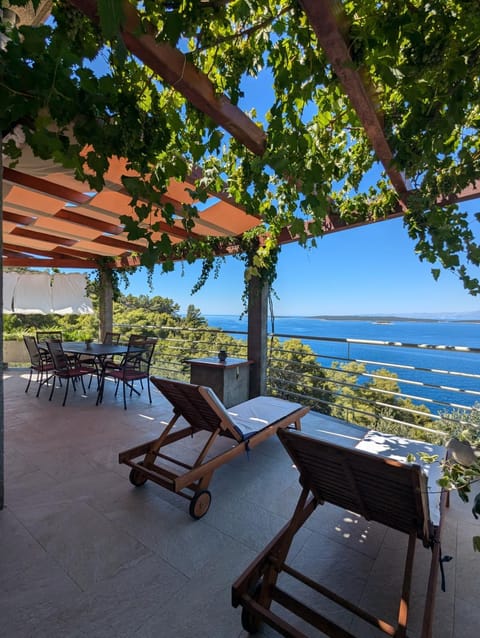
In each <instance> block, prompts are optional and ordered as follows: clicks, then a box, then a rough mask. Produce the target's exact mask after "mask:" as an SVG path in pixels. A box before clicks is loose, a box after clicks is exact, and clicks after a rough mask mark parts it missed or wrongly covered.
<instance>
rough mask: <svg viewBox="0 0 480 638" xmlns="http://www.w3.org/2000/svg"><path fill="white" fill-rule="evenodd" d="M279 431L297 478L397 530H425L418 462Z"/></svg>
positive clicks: (423, 490) (425, 509)
mask: <svg viewBox="0 0 480 638" xmlns="http://www.w3.org/2000/svg"><path fill="white" fill-rule="evenodd" d="M278 436H279V438H280V440H281V441H282V443H283V445H284V446H285V448H286V450H287V452H288V453H289V455H290V457H291V459H292V460H293V462H294V463H295V465H296V467H297V468H298V470H299V472H300V482H301V484H302V485H303V486H304V487H307V488H309V489H310V490H311V492H312V493H313V495H314V496H315V497H316V498H317V499H318V500H319V501H320V502H323V501H326V502H328V503H332V504H334V505H337V506H339V507H342V508H344V509H346V510H350V511H352V512H355V513H357V514H360V515H361V516H363V517H364V518H366V519H367V520H373V521H377V522H379V523H382V524H384V525H387V526H388V527H392V528H394V529H397V530H399V531H401V532H405V533H407V534H408V533H410V532H413V531H416V533H417V536H418V538H421V539H423V540H424V541H425V540H426V536H429V534H430V532H429V529H430V526H429V514H428V504H427V499H426V492H427V481H426V477H425V475H424V473H423V471H422V469H421V467H420V466H419V465H415V464H410V463H401V462H399V461H396V460H394V459H389V458H386V457H383V456H377V455H375V454H372V453H369V452H363V451H361V450H356V449H352V448H347V447H342V446H339V445H335V444H334V443H329V442H326V441H321V440H319V439H315V438H313V437H310V436H307V435H305V434H301V433H298V432H294V431H287V430H281V431H279V432H278Z"/></svg>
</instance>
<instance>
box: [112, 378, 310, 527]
mask: <svg viewBox="0 0 480 638" xmlns="http://www.w3.org/2000/svg"><path fill="white" fill-rule="evenodd" d="M150 380H151V382H152V383H153V385H154V386H155V387H157V388H158V389H159V390H160V392H161V393H162V394H163V395H164V396H165V398H166V399H168V401H169V402H170V403H171V404H172V406H173V417H172V418H171V420H170V422H169V423H168V424H167V426H166V427H165V429H164V430H163V432H162V433H161V435H160V436H159V437H158V438H156V439H154V440H152V441H148V442H147V443H143V444H142V445H139V446H137V447H134V448H132V449H130V450H126V451H125V452H121V453H120V455H119V462H120V463H126V464H127V465H129V466H130V467H131V468H132V469H131V471H130V482H131V483H132V484H133V485H135V486H137V487H138V486H141V485H143V484H144V483H145V482H146V481H147V480H150V481H153V482H154V483H158V484H159V485H161V486H162V487H165V488H166V489H168V490H170V491H172V492H175V493H176V494H179V495H180V496H183V497H185V498H187V499H189V500H190V501H191V502H190V510H189V511H190V515H191V516H192V517H193V518H196V519H198V518H201V517H202V516H204V515H205V514H206V512H207V510H208V508H209V506H210V501H211V495H210V492H209V491H208V489H207V488H208V486H209V483H210V481H211V479H212V476H213V473H214V472H215V470H216V469H217V468H219V467H220V466H221V465H223V464H224V463H228V462H229V461H230V460H231V459H233V458H235V457H236V456H238V455H239V454H242V453H244V452H247V451H249V450H251V449H253V448H254V447H256V446H257V445H258V444H259V443H261V442H262V441H265V440H266V439H268V438H269V437H271V436H272V435H274V434H276V432H277V431H278V430H279V429H281V428H287V427H288V426H291V425H294V426H295V428H296V429H298V430H299V429H300V419H301V418H302V417H303V416H304V415H305V414H306V413H307V412H308V411H309V409H310V408H306V407H303V406H302V405H300V404H299V403H291V402H290V401H284V400H283V399H278V398H275V397H263V396H260V397H256V398H254V399H250V400H249V401H245V402H243V403H240V404H239V405H236V406H233V407H231V408H228V410H227V409H226V408H225V407H224V406H223V404H222V403H221V401H220V400H219V399H218V397H217V396H216V394H215V393H214V392H213V390H212V389H211V388H208V387H206V386H199V385H192V384H190V383H183V382H181V381H172V380H169V379H162V378H158V377H151V379H150ZM180 417H183V418H184V419H185V420H186V422H187V425H186V427H181V429H176V427H175V425H176V423H177V421H178V419H179V418H180ZM202 432H203V433H208V437H207V440H206V442H205V444H204V445H203V447H202V449H201V450H200V453H199V454H198V456H197V458H196V460H195V461H194V462H193V463H192V464H188V463H184V462H183V461H181V460H180V459H178V458H175V457H173V456H171V455H168V454H166V453H165V448H167V446H169V445H171V444H173V443H175V442H177V441H180V440H181V439H184V438H186V437H193V436H194V435H195V434H199V433H202ZM218 437H228V438H229V439H231V440H232V442H233V443H234V445H232V447H229V448H228V449H227V450H226V451H223V452H220V453H218V454H217V455H216V456H212V455H213V454H214V444H215V442H218Z"/></svg>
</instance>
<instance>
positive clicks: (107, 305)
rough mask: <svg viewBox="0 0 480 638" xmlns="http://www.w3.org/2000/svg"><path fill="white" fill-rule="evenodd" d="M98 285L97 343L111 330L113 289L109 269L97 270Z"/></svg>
mask: <svg viewBox="0 0 480 638" xmlns="http://www.w3.org/2000/svg"><path fill="white" fill-rule="evenodd" d="M99 275H100V281H99V283H100V285H99V290H98V318H99V335H98V339H99V341H102V340H103V337H104V336H105V333H106V332H112V329H113V287H112V271H111V269H110V268H99Z"/></svg>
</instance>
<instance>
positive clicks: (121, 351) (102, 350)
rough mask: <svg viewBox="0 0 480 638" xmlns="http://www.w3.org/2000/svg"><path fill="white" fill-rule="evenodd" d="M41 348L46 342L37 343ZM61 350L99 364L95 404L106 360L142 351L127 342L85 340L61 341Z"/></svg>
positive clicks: (100, 396) (98, 400)
mask: <svg viewBox="0 0 480 638" xmlns="http://www.w3.org/2000/svg"><path fill="white" fill-rule="evenodd" d="M38 345H39V347H40V348H41V349H45V350H47V348H46V344H43V343H39V344H38ZM62 348H63V351H64V352H65V353H66V354H67V355H73V356H74V357H79V356H80V355H81V356H88V357H91V358H92V359H96V360H97V361H98V365H99V375H98V376H99V381H98V390H97V401H96V404H97V405H98V404H99V403H101V402H102V398H103V388H104V382H105V378H104V376H105V375H104V372H105V366H106V363H107V361H111V358H112V357H114V356H123V355H125V354H127V352H129V351H130V352H142V350H143V349H142V348H140V347H133V346H129V345H128V343H96V342H86V341H62Z"/></svg>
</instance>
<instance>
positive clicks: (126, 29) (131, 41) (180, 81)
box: [69, 0, 266, 155]
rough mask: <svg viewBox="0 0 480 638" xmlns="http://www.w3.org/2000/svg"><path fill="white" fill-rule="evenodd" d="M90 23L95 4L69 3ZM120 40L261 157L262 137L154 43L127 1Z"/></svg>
mask: <svg viewBox="0 0 480 638" xmlns="http://www.w3.org/2000/svg"><path fill="white" fill-rule="evenodd" d="M69 2H70V3H71V4H73V5H74V6H75V7H77V9H80V11H83V13H85V14H86V15H87V16H88V17H89V18H90V19H91V20H92V21H97V19H98V18H97V3H96V1H95V0H69ZM123 13H124V18H125V21H124V24H123V27H122V31H121V33H122V38H123V40H124V42H125V45H126V46H127V48H128V49H129V51H130V52H131V53H133V54H134V55H135V56H137V57H138V58H139V59H140V60H141V61H142V62H143V63H144V64H146V65H147V66H148V67H149V68H150V69H152V71H155V73H157V74H158V75H159V76H161V77H162V78H163V79H164V80H165V82H167V83H168V84H170V85H171V86H172V87H173V88H174V89H175V90H176V91H178V92H179V93H181V94H182V95H183V96H184V97H185V98H186V99H187V100H188V101H189V102H190V103H191V104H192V105H193V106H195V107H196V108H197V109H199V111H202V112H203V113H205V114H206V115H208V116H209V117H210V118H211V119H212V120H213V121H214V122H216V123H217V124H219V125H220V126H222V127H223V128H224V129H225V130H226V131H228V132H229V133H230V134H231V135H233V137H234V138H235V139H237V140H238V141H239V142H240V143H241V144H243V145H244V146H246V147H247V148H248V149H249V150H250V151H252V153H255V155H263V153H264V152H265V148H266V135H265V133H264V131H262V129H261V128H260V127H259V126H257V124H255V122H253V121H252V120H251V119H250V118H249V117H248V116H247V115H245V113H244V112H243V111H242V110H241V109H239V108H238V107H237V106H234V105H233V104H232V103H231V102H230V100H229V99H228V98H227V97H226V96H225V95H220V96H219V95H218V94H217V92H216V90H215V87H214V85H213V84H212V82H211V81H210V80H209V79H208V77H207V76H206V75H205V74H204V73H203V72H202V71H200V70H199V69H197V68H196V67H195V66H194V65H193V64H192V63H191V62H189V61H188V60H187V58H186V56H185V55H184V54H183V53H181V52H180V51H178V49H175V48H174V47H172V46H171V45H170V44H168V43H166V42H162V43H159V42H157V41H156V40H155V29H154V27H153V26H152V25H150V24H148V22H147V21H146V20H145V19H142V17H141V15H140V14H139V13H138V11H137V10H136V9H135V7H133V6H132V5H131V4H130V3H129V2H128V1H127V0H125V1H124V2H123Z"/></svg>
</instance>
